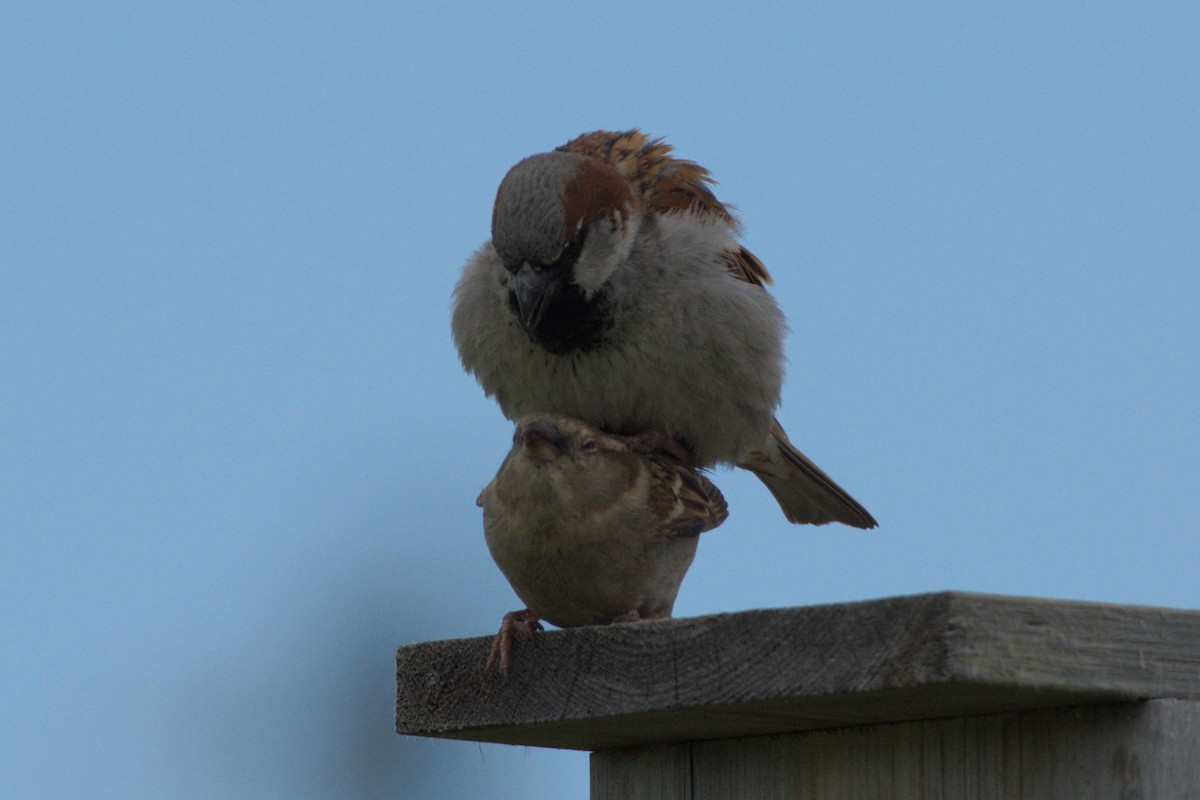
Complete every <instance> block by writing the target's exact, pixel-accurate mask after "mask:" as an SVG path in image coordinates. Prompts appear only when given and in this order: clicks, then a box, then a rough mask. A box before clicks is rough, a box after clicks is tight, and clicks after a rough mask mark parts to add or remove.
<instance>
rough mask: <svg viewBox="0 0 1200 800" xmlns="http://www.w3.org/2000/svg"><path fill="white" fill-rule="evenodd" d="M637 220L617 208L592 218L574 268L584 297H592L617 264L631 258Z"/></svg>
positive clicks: (575, 276) (576, 279)
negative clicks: (630, 252)
mask: <svg viewBox="0 0 1200 800" xmlns="http://www.w3.org/2000/svg"><path fill="white" fill-rule="evenodd" d="M638 222H639V221H638V218H637V217H636V216H634V215H632V214H631V215H629V216H628V217H624V218H623V217H622V215H621V213H620V212H618V211H615V210H614V211H611V212H608V213H606V214H604V215H602V216H600V217H597V218H596V219H595V220H593V221H592V224H591V227H590V228H589V229H588V234H587V240H586V241H585V242H584V244H583V250H582V251H581V252H580V254H579V260H578V261H577V262H576V263H575V269H574V278H575V285H576V286H578V287H579V288H580V289H582V290H583V293H584V296H585V297H588V298H591V296H592V295H593V294H595V293H596V292H597V291H599V290H600V288H601V287H603V286H604V284H606V283H608V280H609V278H611V277H612V274H613V272H615V271H616V269H617V265H618V264H620V263H621V262H622V261H624V260H625V259H626V258H628V257H629V251H630V250H632V249H633V240H634V239H635V238H637V231H638Z"/></svg>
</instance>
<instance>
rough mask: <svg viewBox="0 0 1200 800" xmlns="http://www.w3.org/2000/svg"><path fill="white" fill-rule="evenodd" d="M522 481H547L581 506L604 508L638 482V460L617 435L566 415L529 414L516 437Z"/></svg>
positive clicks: (569, 500)
mask: <svg viewBox="0 0 1200 800" xmlns="http://www.w3.org/2000/svg"><path fill="white" fill-rule="evenodd" d="M513 457H515V458H517V459H518V461H519V464H520V467H519V471H520V474H521V475H522V476H523V480H525V481H528V482H530V483H542V482H545V483H546V484H548V485H549V486H550V487H552V491H553V492H554V493H555V494H557V495H558V496H559V497H560V498H561V499H562V500H563V502H565V503H568V504H571V505H574V506H575V507H577V508H581V509H582V508H585V507H605V506H607V505H609V504H610V503H612V502H615V501H616V499H617V498H618V497H619V496H620V494H621V493H622V492H624V491H626V490H627V489H628V488H629V486H630V484H631V482H632V481H633V479H634V477H635V475H636V472H637V464H636V456H635V455H634V454H633V453H632V452H631V451H630V449H629V448H628V447H627V446H626V445H625V443H624V442H622V441H621V440H620V439H619V438H618V437H615V436H610V435H608V434H606V433H604V432H603V431H601V430H598V429H597V428H594V427H592V426H591V425H588V424H587V423H585V422H583V421H582V420H578V419H575V418H574V417H567V416H563V415H561V414H547V413H538V414H528V415H526V416H524V417H522V418H521V420H520V421H519V422H518V423H517V428H516V431H515V433H514V434H513Z"/></svg>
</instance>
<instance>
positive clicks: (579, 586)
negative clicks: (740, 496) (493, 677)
mask: <svg viewBox="0 0 1200 800" xmlns="http://www.w3.org/2000/svg"><path fill="white" fill-rule="evenodd" d="M633 441H634V442H638V443H649V442H652V443H651V444H644V446H639V445H638V444H633V445H631V442H630V440H629V439H627V438H623V437H618V436H612V435H609V434H606V433H604V432H603V431H600V430H597V429H596V428H593V427H592V426H590V425H587V424H586V423H584V422H582V421H580V420H577V419H574V418H572V417H564V416H561V415H558V414H531V415H527V416H525V417H522V418H521V420H520V422H519V423H518V424H517V429H516V433H515V435H514V436H513V447H512V451H511V452H509V454H508V457H507V458H505V459H504V463H503V464H501V466H500V470H499V471H498V472H497V473H496V477H495V478H493V479H492V481H491V483H489V484H488V485H487V487H486V488H484V490H483V491H482V492H481V493H480V495H479V499H478V501H477V502H478V504H479V505H480V506H481V507H482V508H483V529H484V534H485V536H486V537H487V544H488V550H490V551H491V554H492V558H493V559H495V561H496V564H497V566H499V567H500V571H501V572H503V573H504V576H505V577H506V578H508V582H509V583H510V584H511V585H512V587H513V590H514V591H515V592H516V593H517V596H518V597H520V598H521V600H522V601H524V602H525V604H526V605H527V606H528V608H526V609H525V610H523V611H514V612H511V613H509V614H506V615H505V616H504V622H503V623H502V625H501V628H500V633H499V634H498V635H497V637H496V641H495V644H494V646H493V648H492V654H491V656H490V657H489V659H488V666H487V669H488V670H489V671H490V669H491V668H492V666H493V664H495V663H496V662H499V664H500V671H501V672H503V673H507V672H508V662H509V653H510V650H511V646H512V636H513V632H514V630H515V629H516V628H517V627H518V626H520V625H525V626H529V627H530V628H531V629H532V630H537V629H538V627H539V626H538V625H537V620H539V619H544V620H547V621H548V622H551V623H553V624H555V625H557V626H559V627H560V628H570V627H576V626H579V625H597V624H608V623H612V622H633V621H637V620H641V619H662V618H665V617H669V616H671V609H672V607H673V606H674V605H675V596H676V595H677V594H678V593H679V585H680V583H681V582H682V581H683V576H684V574H685V573H686V572H687V569H688V567H689V566H691V563H692V558H693V557H694V556H695V554H696V538H697V536H699V534H701V533H703V532H704V531H708V530H712V529H713V528H715V527H717V526H718V525H720V524H721V523H722V522H724V521H725V518H726V517H728V516H729V512H728V510H727V508H726V505H725V498H724V497H722V496H721V492H720V491H719V490H718V489H717V487H716V486H714V485H713V484H712V483H711V482H710V481H709V480H708V479H707V478H705V477H704V476H703V475H700V474H699V473H697V472H696V471H695V470H693V469H691V468H689V467H688V466H687V465H686V464H684V463H681V462H680V460H679V457H680V453H679V451H678V450H675V449H673V448H672V443H670V442H668V441H667V440H666V439H665V437H663V438H661V439H658V440H657V442H655V441H654V437H652V436H645V437H640V438H636V437H635V438H634V440H633Z"/></svg>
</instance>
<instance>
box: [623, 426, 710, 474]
mask: <svg viewBox="0 0 1200 800" xmlns="http://www.w3.org/2000/svg"><path fill="white" fill-rule="evenodd" d="M618 438H620V439H621V441H623V442H624V443H625V446H626V447H628V448H629V449H630V450H632V451H633V452H635V453H644V454H646V455H660V456H667V457H668V458H670V459H671V460H673V461H675V462H677V463H679V464H681V465H683V466H685V467H694V466H695V457H694V456H693V455H692V451H691V450H689V449H688V448H687V447H686V446H684V445H683V444H681V443H680V442H678V441H676V440H675V439H672V438H671V437H670V436H667V435H666V434H665V433H663V432H662V431H642V432H641V433H634V434H629V435H622V436H620V437H618Z"/></svg>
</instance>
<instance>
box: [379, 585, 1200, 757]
mask: <svg viewBox="0 0 1200 800" xmlns="http://www.w3.org/2000/svg"><path fill="white" fill-rule="evenodd" d="M490 643H491V639H490V637H480V638H476V639H463V640H454V641H442V642H427V643H423V644H416V645H409V646H407V647H402V648H401V649H400V651H399V653H398V656H397V678H398V694H397V706H396V726H397V730H398V731H399V732H401V733H406V734H416V735H423V736H440V737H448V738H459V739H475V740H479V741H493V742H505V743H509V744H524V745H535V746H546V747H559V748H575V749H583V750H597V749H604V748H609V747H617V746H634V745H650V744H663V743H671V742H683V741H694V740H701V739H724V738H730V737H735V736H757V735H763V734H769V733H786V732H793V731H801V730H811V729H820V728H831V727H841V726H847V725H869V724H874V723H880V722H894V721H903V720H918V719H928V718H940V717H962V716H976V715H980V714H986V713H992V712H1001V711H1008V710H1017V709H1029V708H1047V707H1054V706H1067V705H1081V704H1089V703H1103V702H1113V701H1118V700H1132V699H1138V698H1150V697H1178V698H1196V697H1200V612H1195V611H1176V610H1168V609H1158V608H1145V607H1132V606H1115V605H1107V604H1100V603H1079V602H1063V601H1052V600H1037V599H1027V598H1011V597H996V596H987V595H973V594H962V593H952V592H951V593H940V594H931V595H917V596H912V597H899V598H890V599H885V600H875V601H869V602H862V603H846V604H837V605H824V606H810V607H802V608H791V609H778V610H767V611H748V612H743V613H738V614H719V615H714V616H707V617H696V618H692V619H675V620H665V621H658V622H640V623H634V624H629V625H614V626H602V627H589V628H576V629H572V630H567V631H553V632H549V633H546V634H544V635H542V636H541V637H540V640H539V644H538V646H536V647H535V646H530V645H529V644H528V643H527V642H519V643H518V648H517V652H516V656H515V659H514V665H513V674H512V677H510V678H508V679H502V678H500V677H499V676H493V677H492V678H491V679H489V680H485V679H484V676H483V663H484V661H485V659H486V656H487V652H488V648H489V647H490Z"/></svg>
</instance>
